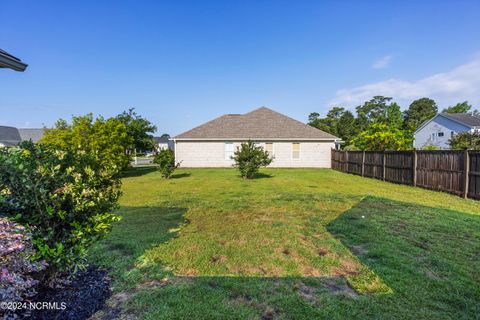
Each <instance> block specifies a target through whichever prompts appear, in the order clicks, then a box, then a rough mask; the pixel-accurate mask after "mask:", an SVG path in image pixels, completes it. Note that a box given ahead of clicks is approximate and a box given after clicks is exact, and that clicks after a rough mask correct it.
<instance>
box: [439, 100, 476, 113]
mask: <svg viewBox="0 0 480 320" xmlns="http://www.w3.org/2000/svg"><path fill="white" fill-rule="evenodd" d="M470 109H472V106H471V105H469V104H468V101H464V102H459V103H457V104H456V105H454V106H450V107H448V108H445V109H443V111H442V112H445V113H467V112H469V111H470Z"/></svg>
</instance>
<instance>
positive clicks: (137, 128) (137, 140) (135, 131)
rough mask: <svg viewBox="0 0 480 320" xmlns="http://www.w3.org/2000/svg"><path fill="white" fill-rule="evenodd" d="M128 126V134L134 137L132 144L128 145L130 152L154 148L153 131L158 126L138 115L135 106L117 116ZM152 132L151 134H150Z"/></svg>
mask: <svg viewBox="0 0 480 320" xmlns="http://www.w3.org/2000/svg"><path fill="white" fill-rule="evenodd" d="M117 119H118V120H120V121H121V122H122V123H123V124H125V126H126V127H127V134H128V136H130V137H131V138H132V142H131V144H130V145H129V146H128V150H127V151H128V153H130V154H131V153H133V152H134V151H145V150H151V149H152V148H153V145H154V143H153V135H152V134H153V133H154V132H155V131H156V130H157V127H156V126H155V125H153V124H152V123H151V122H150V121H148V120H147V119H145V118H143V117H142V116H140V115H138V114H137V113H136V112H135V108H130V109H128V111H124V112H122V113H121V114H119V115H118V116H117ZM150 133H151V134H150Z"/></svg>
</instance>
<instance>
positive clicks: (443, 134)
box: [413, 113, 480, 149]
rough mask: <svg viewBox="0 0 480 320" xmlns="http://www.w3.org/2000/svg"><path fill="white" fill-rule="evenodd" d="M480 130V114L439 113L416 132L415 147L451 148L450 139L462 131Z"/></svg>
mask: <svg viewBox="0 0 480 320" xmlns="http://www.w3.org/2000/svg"><path fill="white" fill-rule="evenodd" d="M474 131H480V116H479V115H476V114H472V113H439V114H437V115H436V116H435V117H433V118H432V119H430V120H428V121H425V122H424V123H423V124H422V125H421V126H420V127H419V128H418V129H417V130H416V131H415V132H414V137H415V141H414V144H413V145H414V147H415V148H416V149H422V148H424V147H426V146H436V147H439V148H440V149H450V144H449V140H450V139H451V138H452V137H453V136H454V135H456V134H458V133H461V132H474Z"/></svg>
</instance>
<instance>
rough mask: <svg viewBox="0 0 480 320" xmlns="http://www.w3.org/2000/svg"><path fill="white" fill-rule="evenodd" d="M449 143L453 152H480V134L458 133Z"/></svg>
mask: <svg viewBox="0 0 480 320" xmlns="http://www.w3.org/2000/svg"><path fill="white" fill-rule="evenodd" d="M449 143H450V148H451V149H453V150H467V149H468V150H480V132H468V131H467V132H462V133H458V134H456V135H455V136H453V137H452V138H451V139H450V140H449Z"/></svg>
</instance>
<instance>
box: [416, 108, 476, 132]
mask: <svg viewBox="0 0 480 320" xmlns="http://www.w3.org/2000/svg"><path fill="white" fill-rule="evenodd" d="M437 117H444V118H446V119H448V120H451V121H455V122H457V123H460V124H462V125H464V126H466V127H469V128H471V129H473V128H475V127H480V116H478V115H474V114H471V113H447V112H442V113H438V114H436V115H435V116H434V117H433V118H432V119H429V120H427V121H425V122H424V123H422V124H421V125H420V126H419V127H418V128H417V130H415V131H414V134H415V133H417V132H418V131H420V130H421V129H423V128H424V127H425V126H426V125H427V124H429V123H430V122H432V121H433V120H435V119H436V118H437Z"/></svg>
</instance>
